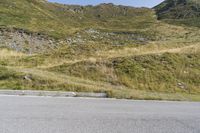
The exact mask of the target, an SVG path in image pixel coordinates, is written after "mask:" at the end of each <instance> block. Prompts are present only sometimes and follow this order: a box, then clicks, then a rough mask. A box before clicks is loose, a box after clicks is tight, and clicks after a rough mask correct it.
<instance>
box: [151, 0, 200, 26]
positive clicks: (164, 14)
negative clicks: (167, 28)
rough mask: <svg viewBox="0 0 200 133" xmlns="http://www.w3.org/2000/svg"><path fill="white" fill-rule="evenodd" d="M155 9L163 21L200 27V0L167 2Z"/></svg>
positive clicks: (172, 0) (168, 0) (170, 0)
mask: <svg viewBox="0 0 200 133" xmlns="http://www.w3.org/2000/svg"><path fill="white" fill-rule="evenodd" d="M154 9H155V10H156V12H157V15H158V18H159V19H161V20H167V21H168V22H171V23H177V24H185V25H188V26H197V27H200V1H199V0H165V1H164V2H162V3H161V4H159V5H158V6H156V7H155V8H154Z"/></svg>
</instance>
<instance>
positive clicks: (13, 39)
mask: <svg viewBox="0 0 200 133" xmlns="http://www.w3.org/2000/svg"><path fill="white" fill-rule="evenodd" d="M56 44H57V43H56V41H55V40H54V39H52V38H50V37H47V36H45V35H41V34H40V33H30V32H27V31H25V30H21V29H7V28H0V47H5V48H9V49H13V50H15V51H20V52H24V53H28V54H33V53H42V52H45V51H47V50H48V49H54V48H55V47H56Z"/></svg>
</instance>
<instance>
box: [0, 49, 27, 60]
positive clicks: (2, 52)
mask: <svg viewBox="0 0 200 133" xmlns="http://www.w3.org/2000/svg"><path fill="white" fill-rule="evenodd" d="M23 56H26V54H24V53H20V52H16V51H12V50H8V49H0V59H7V58H15V57H16V58H18V57H23Z"/></svg>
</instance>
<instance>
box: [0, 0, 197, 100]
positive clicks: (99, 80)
mask: <svg viewBox="0 0 200 133" xmlns="http://www.w3.org/2000/svg"><path fill="white" fill-rule="evenodd" d="M167 2H168V1H166V2H165V3H162V4H161V5H159V6H157V7H156V9H157V11H160V13H161V10H163V11H164V9H162V8H164V7H165V6H166V5H167V7H169V5H168V4H167ZM180 5H182V4H180ZM176 6H179V4H176ZM173 7H174V6H173V4H172V5H170V11H171V8H173ZM168 10H169V9H165V12H166V11H168ZM169 14H170V13H169ZM170 15H171V14H170ZM195 15H196V14H195ZM168 16H169V15H162V13H161V14H158V18H159V19H162V20H164V21H160V20H157V16H156V12H155V11H154V10H152V9H148V8H134V7H128V6H116V5H113V4H100V5H97V6H78V5H62V4H57V3H49V2H47V1H43V0H1V1H0V89H20V90H21V89H32V90H61V91H87V92H91V91H92V92H106V93H108V96H109V97H116V98H129V99H165V100H196V101H199V100H200V54H199V53H200V44H199V42H200V38H199V36H200V29H199V28H198V27H191V26H181V25H174V23H173V25H172V24H170V23H166V20H175V21H176V20H177V21H178V20H179V19H180V20H182V19H184V20H185V19H193V18H192V17H189V16H187V18H175V17H168ZM197 16H198V15H197Z"/></svg>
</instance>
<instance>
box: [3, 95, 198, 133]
mask: <svg viewBox="0 0 200 133" xmlns="http://www.w3.org/2000/svg"><path fill="white" fill-rule="evenodd" d="M0 133H200V103H189V102H158V101H157V102H156V101H128V100H113V99H85V98H50V97H19V96H0Z"/></svg>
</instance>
